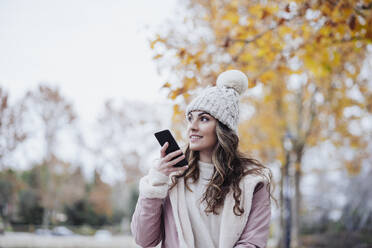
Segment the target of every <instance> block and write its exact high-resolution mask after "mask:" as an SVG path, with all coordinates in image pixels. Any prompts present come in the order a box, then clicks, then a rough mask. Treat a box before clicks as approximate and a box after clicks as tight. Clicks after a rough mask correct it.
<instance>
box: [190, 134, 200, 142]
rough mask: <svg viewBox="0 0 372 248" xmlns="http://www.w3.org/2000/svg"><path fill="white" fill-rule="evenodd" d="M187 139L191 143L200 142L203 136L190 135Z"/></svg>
mask: <svg viewBox="0 0 372 248" xmlns="http://www.w3.org/2000/svg"><path fill="white" fill-rule="evenodd" d="M189 138H190V140H191V141H196V140H200V139H201V138H203V136H200V135H195V134H193V135H190V137H189Z"/></svg>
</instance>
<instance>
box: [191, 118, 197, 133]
mask: <svg viewBox="0 0 372 248" xmlns="http://www.w3.org/2000/svg"><path fill="white" fill-rule="evenodd" d="M198 128H199V127H198V120H197V119H194V120H191V121H190V122H189V129H190V130H192V131H195V130H198Z"/></svg>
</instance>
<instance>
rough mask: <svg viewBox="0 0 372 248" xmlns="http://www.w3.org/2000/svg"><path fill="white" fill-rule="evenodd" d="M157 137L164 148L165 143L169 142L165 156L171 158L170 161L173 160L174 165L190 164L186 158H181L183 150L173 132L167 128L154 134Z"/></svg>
mask: <svg viewBox="0 0 372 248" xmlns="http://www.w3.org/2000/svg"><path fill="white" fill-rule="evenodd" d="M154 135H155V137H156V139H157V140H158V142H159V144H160V145H161V146H162V149H164V145H165V143H166V142H168V146H167V147H166V148H165V149H166V150H165V154H164V155H165V156H164V157H167V159H170V161H173V163H175V162H176V160H177V162H176V163H175V164H173V166H174V167H182V166H185V165H187V164H188V162H187V160H186V158H183V159H180V157H181V156H182V155H183V154H182V151H181V150H180V147H179V146H178V144H177V142H176V140H175V139H174V137H173V135H172V133H171V132H170V131H169V130H168V129H166V130H163V131H160V132H157V133H155V134H154Z"/></svg>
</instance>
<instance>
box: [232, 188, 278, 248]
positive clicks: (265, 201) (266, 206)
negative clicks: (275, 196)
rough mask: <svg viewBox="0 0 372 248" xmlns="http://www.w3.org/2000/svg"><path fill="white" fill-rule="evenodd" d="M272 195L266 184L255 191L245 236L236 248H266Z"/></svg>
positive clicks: (243, 235) (241, 237)
mask: <svg viewBox="0 0 372 248" xmlns="http://www.w3.org/2000/svg"><path fill="white" fill-rule="evenodd" d="M270 218H271V207H270V195H269V192H268V191H267V189H266V184H265V185H264V184H263V183H260V184H259V185H257V187H256V189H255V193H254V195H253V199H252V207H251V211H250V214H249V217H248V221H247V224H246V225H245V228H244V231H243V234H242V235H241V236H240V239H239V240H238V242H237V243H236V244H235V248H243V247H247V248H256V247H258V248H263V247H266V244H267V240H268V238H269V231H270Z"/></svg>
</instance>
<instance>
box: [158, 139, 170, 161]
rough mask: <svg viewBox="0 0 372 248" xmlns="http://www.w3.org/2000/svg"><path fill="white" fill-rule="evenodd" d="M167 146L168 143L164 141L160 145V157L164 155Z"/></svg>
mask: <svg viewBox="0 0 372 248" xmlns="http://www.w3.org/2000/svg"><path fill="white" fill-rule="evenodd" d="M168 146H169V143H168V142H165V143H164V145H163V146H162V147H161V149H160V157H162V158H163V157H164V156H165V151H166V150H167V148H168Z"/></svg>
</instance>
